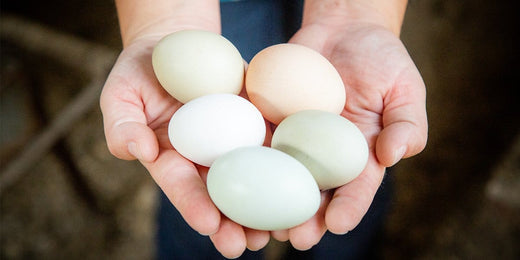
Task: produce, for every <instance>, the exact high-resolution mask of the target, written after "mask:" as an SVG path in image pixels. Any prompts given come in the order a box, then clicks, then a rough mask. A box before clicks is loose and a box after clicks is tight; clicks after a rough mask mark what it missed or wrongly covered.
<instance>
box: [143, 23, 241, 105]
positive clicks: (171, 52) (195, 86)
mask: <svg viewBox="0 0 520 260" xmlns="http://www.w3.org/2000/svg"><path fill="white" fill-rule="evenodd" d="M152 65H153V70H154V72H155V75H156V77H157V79H158V81H159V83H161V85H162V86H163V88H164V89H165V90H166V91H167V92H168V93H170V95H172V96H173V97H174V98H176V99H177V100H179V101H180V102H182V103H186V102H188V101H190V100H192V99H194V98H197V97H200V96H203V95H208V94H214V93H232V94H238V93H240V91H241V89H242V86H243V81H244V62H243V59H242V56H241V55H240V53H239V51H238V49H237V48H236V47H235V46H234V45H233V44H232V43H231V42H230V41H229V40H227V39H226V38H224V37H223V36H221V35H219V34H216V33H212V32H207V31H200V30H183V31H178V32H174V33H172V34H169V35H167V36H165V37H164V38H162V39H161V40H160V41H159V42H158V43H157V45H156V46H155V48H154V50H153V54H152Z"/></svg>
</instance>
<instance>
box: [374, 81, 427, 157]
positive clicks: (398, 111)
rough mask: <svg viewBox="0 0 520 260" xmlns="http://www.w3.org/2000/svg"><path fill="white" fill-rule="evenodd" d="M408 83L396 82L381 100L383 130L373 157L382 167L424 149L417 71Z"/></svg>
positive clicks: (423, 96)
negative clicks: (375, 157) (382, 102)
mask: <svg viewBox="0 0 520 260" xmlns="http://www.w3.org/2000/svg"><path fill="white" fill-rule="evenodd" d="M411 76H412V77H408V78H411V79H412V80H411V81H410V80H408V81H406V82H404V83H403V82H401V83H398V85H396V86H394V88H393V89H392V90H391V91H390V92H389V93H388V95H387V96H386V97H385V109H384V110H383V130H382V131H381V132H380V134H379V136H378V138H377V141H376V155H377V159H378V160H379V162H380V163H381V164H382V165H384V166H385V167H390V166H392V165H394V164H396V163H397V162H398V161H399V160H401V159H402V158H407V157H411V156H414V155H416V154H418V153H419V152H421V151H422V150H423V149H424V147H425V146H426V140H427V135H428V123H427V118H426V90H425V86H424V83H423V81H422V78H421V77H420V75H419V72H418V71H414V72H413V73H412V74H411Z"/></svg>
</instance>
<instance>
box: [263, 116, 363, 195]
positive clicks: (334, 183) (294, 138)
mask: <svg viewBox="0 0 520 260" xmlns="http://www.w3.org/2000/svg"><path fill="white" fill-rule="evenodd" d="M271 147H273V148H275V149H278V150H280V151H283V152H285V153H287V154H289V155H291V156H293V157H294V158H296V159H297V160H299V161H300V162H301V163H302V164H304V165H305V166H306V167H307V168H308V169H309V170H310V172H311V173H312V175H313V176H314V178H315V179H316V182H317V183H318V185H319V187H320V189H321V190H327V189H331V188H336V187H339V186H342V185H344V184H346V183H348V182H350V181H352V180H353V179H355V178H356V177H357V176H358V175H359V174H360V173H361V172H362V171H363V169H364V168H365V166H366V163H367V161H368V144H367V141H366V139H365V137H364V135H363V134H362V133H361V131H360V130H359V129H358V127H357V126H356V125H355V124H353V123H352V122H350V121H349V120H348V119H346V118H344V117H342V116H340V115H336V114H334V113H330V112H325V111H318V110H305V111H300V112H298V113H295V114H293V115H290V116H288V117H287V118H285V119H284V120H283V121H282V122H281V123H280V124H279V125H278V127H277V128H276V130H275V132H274V133H273V138H272V141H271Z"/></svg>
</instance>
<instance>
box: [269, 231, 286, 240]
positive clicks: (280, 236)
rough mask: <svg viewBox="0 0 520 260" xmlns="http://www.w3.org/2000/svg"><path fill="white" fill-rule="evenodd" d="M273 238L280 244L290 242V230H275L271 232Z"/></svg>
mask: <svg viewBox="0 0 520 260" xmlns="http://www.w3.org/2000/svg"><path fill="white" fill-rule="evenodd" d="M271 236H272V237H273V238H274V239H276V240H278V241H280V242H285V241H287V240H289V230H288V229H284V230H274V231H271Z"/></svg>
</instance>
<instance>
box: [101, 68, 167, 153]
mask: <svg viewBox="0 0 520 260" xmlns="http://www.w3.org/2000/svg"><path fill="white" fill-rule="evenodd" d="M128 88H129V87H128V86H127V85H126V83H125V82H124V81H122V80H119V79H118V78H117V77H116V76H109V78H108V79H107V82H106V84H105V86H104V88H103V92H102V94H101V98H100V107H101V112H102V113H103V125H104V129H105V136H106V140H107V145H108V148H109V150H110V152H111V153H112V154H113V155H114V156H116V157H118V158H120V159H124V160H133V159H139V160H141V161H146V162H151V161H153V160H154V159H155V158H156V157H157V154H158V153H159V145H158V141H157V138H156V136H155V133H154V132H153V130H152V129H150V128H149V127H148V125H147V119H146V116H145V114H144V112H143V104H142V102H141V98H140V97H139V96H138V94H136V93H135V92H133V91H129V89H128ZM122 96H125V97H124V98H122Z"/></svg>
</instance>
